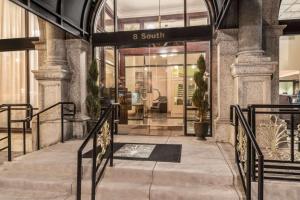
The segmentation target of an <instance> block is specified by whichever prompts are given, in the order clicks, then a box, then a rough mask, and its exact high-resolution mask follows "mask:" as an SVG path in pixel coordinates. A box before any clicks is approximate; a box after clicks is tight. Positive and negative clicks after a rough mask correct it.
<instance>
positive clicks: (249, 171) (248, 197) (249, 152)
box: [246, 136, 252, 200]
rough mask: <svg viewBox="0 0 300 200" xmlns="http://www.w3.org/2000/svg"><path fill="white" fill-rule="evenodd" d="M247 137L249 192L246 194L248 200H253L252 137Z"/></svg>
mask: <svg viewBox="0 0 300 200" xmlns="http://www.w3.org/2000/svg"><path fill="white" fill-rule="evenodd" d="M246 137H247V161H246V167H247V171H246V179H247V183H246V185H247V186H246V188H247V192H246V197H247V200H251V150H252V149H251V141H250V137H249V136H246Z"/></svg>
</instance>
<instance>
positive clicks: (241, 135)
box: [237, 126, 247, 172]
mask: <svg viewBox="0 0 300 200" xmlns="http://www.w3.org/2000/svg"><path fill="white" fill-rule="evenodd" d="M237 151H238V152H239V160H240V162H241V164H242V165H243V168H244V172H246V171H247V167H246V165H245V162H246V160H247V153H246V152H247V138H246V134H245V132H244V130H243V129H242V127H241V126H239V131H238V135H237Z"/></svg>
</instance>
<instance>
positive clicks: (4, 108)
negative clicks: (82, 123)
mask: <svg viewBox="0 0 300 200" xmlns="http://www.w3.org/2000/svg"><path fill="white" fill-rule="evenodd" d="M59 105H60V106H61V116H60V119H61V142H62V143H63V142H64V117H65V116H73V117H75V115H76V105H75V103H73V102H58V103H56V104H54V105H52V106H49V107H47V108H45V109H43V110H41V111H39V112H38V113H36V114H33V110H35V108H33V106H32V105H31V104H2V105H0V108H2V110H1V111H2V112H4V111H7V134H8V136H7V138H3V140H4V139H7V140H8V146H7V147H5V148H4V149H8V161H11V160H12V156H11V134H12V127H11V124H12V123H22V124H23V154H26V123H29V122H31V121H32V119H33V118H34V117H36V118H37V149H38V150H40V115H41V114H43V113H45V112H47V111H49V110H51V109H52V108H54V107H57V106H59ZM64 105H72V106H73V110H71V111H70V110H69V112H72V113H71V114H70V113H65V112H64V109H65V108H64ZM22 107H25V108H22ZM13 110H24V111H29V112H28V113H27V117H26V118H25V119H20V120H12V119H11V111H13ZM1 140H2V139H1ZM4 149H2V150H4ZM0 151H1V149H0Z"/></svg>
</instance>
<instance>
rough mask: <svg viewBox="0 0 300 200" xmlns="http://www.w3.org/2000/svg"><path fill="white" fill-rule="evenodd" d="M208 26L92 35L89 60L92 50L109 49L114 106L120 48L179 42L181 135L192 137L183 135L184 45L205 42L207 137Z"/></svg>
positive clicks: (210, 63) (185, 61)
mask: <svg viewBox="0 0 300 200" xmlns="http://www.w3.org/2000/svg"><path fill="white" fill-rule="evenodd" d="M212 33H213V30H212V26H211V25H205V26H194V27H181V28H166V29H153V30H137V31H120V32H102V33H93V35H92V47H93V54H92V55H93V59H94V56H95V54H94V51H95V48H96V47H105V46H111V47H114V59H115V60H114V63H115V94H114V96H115V99H114V100H115V102H117V101H118V95H119V91H118V79H119V62H120V60H119V56H117V55H118V50H119V49H120V48H124V47H126V48H130V47H146V46H148V45H149V44H153V43H163V42H174V41H178V42H183V43H184V116H183V118H184V135H185V136H194V135H191V134H188V133H187V123H188V121H187V109H186V105H187V99H188V97H187V42H193V41H197V42H201V41H206V42H209V43H210V50H209V66H210V88H209V93H210V95H209V96H210V110H209V112H210V135H208V136H209V137H212V136H213V132H212V130H213V129H212V125H213V123H212V122H213V120H212V117H213V115H212V111H213V105H212V94H213V92H212V73H213V70H212V38H213V37H212Z"/></svg>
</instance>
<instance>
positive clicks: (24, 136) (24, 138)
mask: <svg viewBox="0 0 300 200" xmlns="http://www.w3.org/2000/svg"><path fill="white" fill-rule="evenodd" d="M23 154H24V155H25V154H26V121H23Z"/></svg>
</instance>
